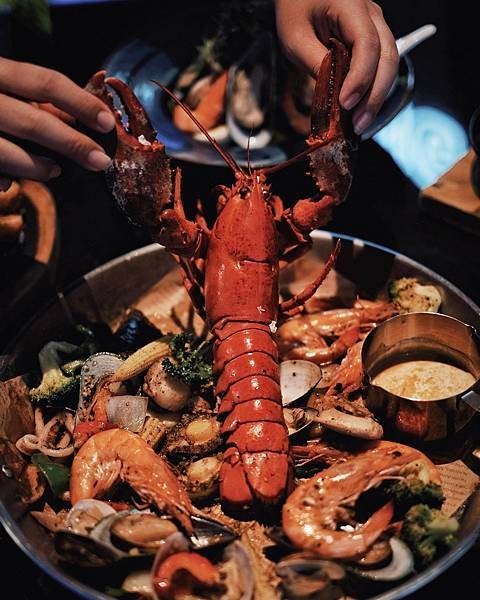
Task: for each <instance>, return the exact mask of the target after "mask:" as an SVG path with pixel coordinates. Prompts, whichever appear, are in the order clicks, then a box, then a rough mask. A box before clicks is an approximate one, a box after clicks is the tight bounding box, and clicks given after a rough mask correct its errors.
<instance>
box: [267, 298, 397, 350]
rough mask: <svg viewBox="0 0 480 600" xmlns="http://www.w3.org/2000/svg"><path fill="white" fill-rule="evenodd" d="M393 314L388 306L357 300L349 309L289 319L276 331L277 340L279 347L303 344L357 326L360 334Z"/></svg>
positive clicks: (332, 310) (383, 303) (392, 308)
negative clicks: (360, 330) (359, 328)
mask: <svg viewBox="0 0 480 600" xmlns="http://www.w3.org/2000/svg"><path fill="white" fill-rule="evenodd" d="M394 314H395V309H394V307H393V304H391V303H390V302H385V301H383V300H378V301H370V300H357V302H355V304H354V306H353V307H352V308H336V309H331V310H324V311H322V312H318V313H311V314H306V315H302V316H299V317H295V318H294V319H289V320H288V321H286V322H285V323H283V324H282V325H281V326H280V327H279V328H278V332H277V336H278V338H279V340H280V343H281V344H282V345H286V344H290V345H294V344H305V343H306V340H310V339H315V337H318V336H326V337H335V336H340V335H342V333H344V332H345V331H347V329H350V328H351V327H354V326H358V325H359V326H360V327H361V329H362V330H364V329H370V328H371V327H372V326H373V325H374V324H375V323H379V322H381V321H385V319H388V318H389V317H392V316H393V315H394ZM312 336H313V337H312ZM307 345H308V343H307Z"/></svg>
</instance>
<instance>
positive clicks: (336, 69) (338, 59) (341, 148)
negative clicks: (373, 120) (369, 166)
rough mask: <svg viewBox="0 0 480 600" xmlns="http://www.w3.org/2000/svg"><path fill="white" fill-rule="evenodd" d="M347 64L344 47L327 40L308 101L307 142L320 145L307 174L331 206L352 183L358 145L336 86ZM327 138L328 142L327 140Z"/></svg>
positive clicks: (343, 196) (342, 77)
mask: <svg viewBox="0 0 480 600" xmlns="http://www.w3.org/2000/svg"><path fill="white" fill-rule="evenodd" d="M349 66H350V57H349V54H348V52H347V49H346V48H345V46H344V45H343V44H342V43H341V42H340V41H338V40H336V39H334V38H332V39H330V50H329V51H328V53H327V55H326V56H325V58H324V59H323V62H322V64H321V67H320V70H319V72H318V76H317V84H316V86H315V93H314V97H313V102H312V111H311V134H310V137H309V138H308V140H307V144H308V145H309V146H310V147H312V146H314V145H315V144H317V143H319V142H321V143H322V144H325V143H326V142H327V144H326V145H322V146H321V147H320V148H318V149H317V150H314V151H313V152H311V154H310V166H311V174H312V177H313V178H314V179H315V183H316V185H317V187H318V189H319V190H320V192H322V193H323V194H326V195H328V196H330V197H331V200H332V204H333V205H334V206H335V205H337V204H339V203H340V202H342V201H343V200H344V199H345V197H346V196H347V194H348V192H349V190H350V185H351V183H352V171H353V158H354V154H355V152H354V151H355V150H356V149H357V146H358V140H359V138H358V136H356V135H355V133H354V131H353V127H352V122H351V118H350V115H349V113H348V112H347V111H345V110H344V109H343V108H342V107H341V106H340V102H339V95H340V88H341V87H342V84H343V81H344V79H345V76H346V74H347V72H348V69H349ZM330 140H331V141H330Z"/></svg>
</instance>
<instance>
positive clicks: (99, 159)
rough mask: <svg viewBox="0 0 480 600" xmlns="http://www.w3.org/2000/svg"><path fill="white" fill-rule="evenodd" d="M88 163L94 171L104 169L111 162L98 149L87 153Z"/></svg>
mask: <svg viewBox="0 0 480 600" xmlns="http://www.w3.org/2000/svg"><path fill="white" fill-rule="evenodd" d="M88 164H89V165H90V166H91V167H92V169H95V171H105V169H108V167H109V166H110V165H111V164H112V160H111V158H110V157H109V156H107V155H106V154H105V153H104V152H101V151H100V150H92V151H91V152H90V154H89V155H88Z"/></svg>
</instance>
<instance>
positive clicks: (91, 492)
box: [70, 429, 193, 532]
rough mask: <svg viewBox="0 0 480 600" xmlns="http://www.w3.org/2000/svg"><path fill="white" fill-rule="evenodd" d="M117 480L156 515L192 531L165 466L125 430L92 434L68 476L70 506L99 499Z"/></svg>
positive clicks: (181, 491) (186, 505)
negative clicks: (168, 517)
mask: <svg viewBox="0 0 480 600" xmlns="http://www.w3.org/2000/svg"><path fill="white" fill-rule="evenodd" d="M118 479H121V480H122V481H125V482H126V483H128V484H129V485H130V486H131V487H132V488H133V489H134V490H135V491H136V492H137V493H138V494H139V495H140V496H141V497H142V498H144V499H145V500H147V501H149V502H151V503H152V504H154V505H155V506H157V508H158V509H159V510H160V511H166V512H168V513H169V514H171V515H172V516H173V517H175V518H176V519H178V521H179V522H180V523H181V524H182V525H183V527H184V528H185V529H186V530H187V531H188V532H191V531H192V523H191V521H190V517H189V515H190V514H191V513H192V511H193V507H192V504H191V502H190V499H189V497H188V494H187V492H186V490H185V488H184V487H183V485H182V484H181V483H180V482H179V481H178V479H177V477H176V476H175V475H174V473H173V472H172V471H171V470H170V468H169V466H168V465H167V463H166V462H165V461H164V460H163V458H161V457H160V456H158V454H155V452H154V451H153V450H152V448H151V447H150V446H149V445H148V444H147V443H146V442H145V441H144V440H143V439H142V438H141V437H140V436H138V435H136V434H135V433H132V432H131V431H127V430H126V429H109V430H107V431H102V432H100V433H96V434H95V435H93V436H92V437H90V438H89V439H88V440H87V441H86V442H85V444H83V446H82V447H81V448H80V450H79V451H78V454H77V455H76V456H75V458H74V459H73V463H72V469H71V476H70V497H71V502H72V505H74V504H75V503H76V502H78V501H79V500H83V499H84V498H98V497H101V496H103V495H104V494H105V493H106V492H108V490H109V489H110V488H111V487H112V486H113V485H114V483H115V482H116V481H117V480H118Z"/></svg>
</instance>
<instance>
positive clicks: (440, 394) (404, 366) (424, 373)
mask: <svg viewBox="0 0 480 600" xmlns="http://www.w3.org/2000/svg"><path fill="white" fill-rule="evenodd" d="M372 383H373V385H376V386H378V387H381V388H383V389H384V390H387V392H390V393H392V394H396V395H397V396H401V397H402V398H412V399H414V400H441V399H442V398H449V397H451V396H456V395H457V394H460V393H462V392H464V391H465V390H466V389H468V388H469V387H470V386H472V385H473V384H474V383H475V378H474V377H473V375H472V374H471V373H469V372H468V371H464V370H463V369H460V368H458V367H454V366H453V365H449V364H446V363H442V362H437V361H431V360H411V361H407V362H403V363H399V364H396V365H392V366H391V367H388V368H387V369H385V370H384V371H381V372H380V373H378V375H376V376H375V377H374V378H373V379H372Z"/></svg>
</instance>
